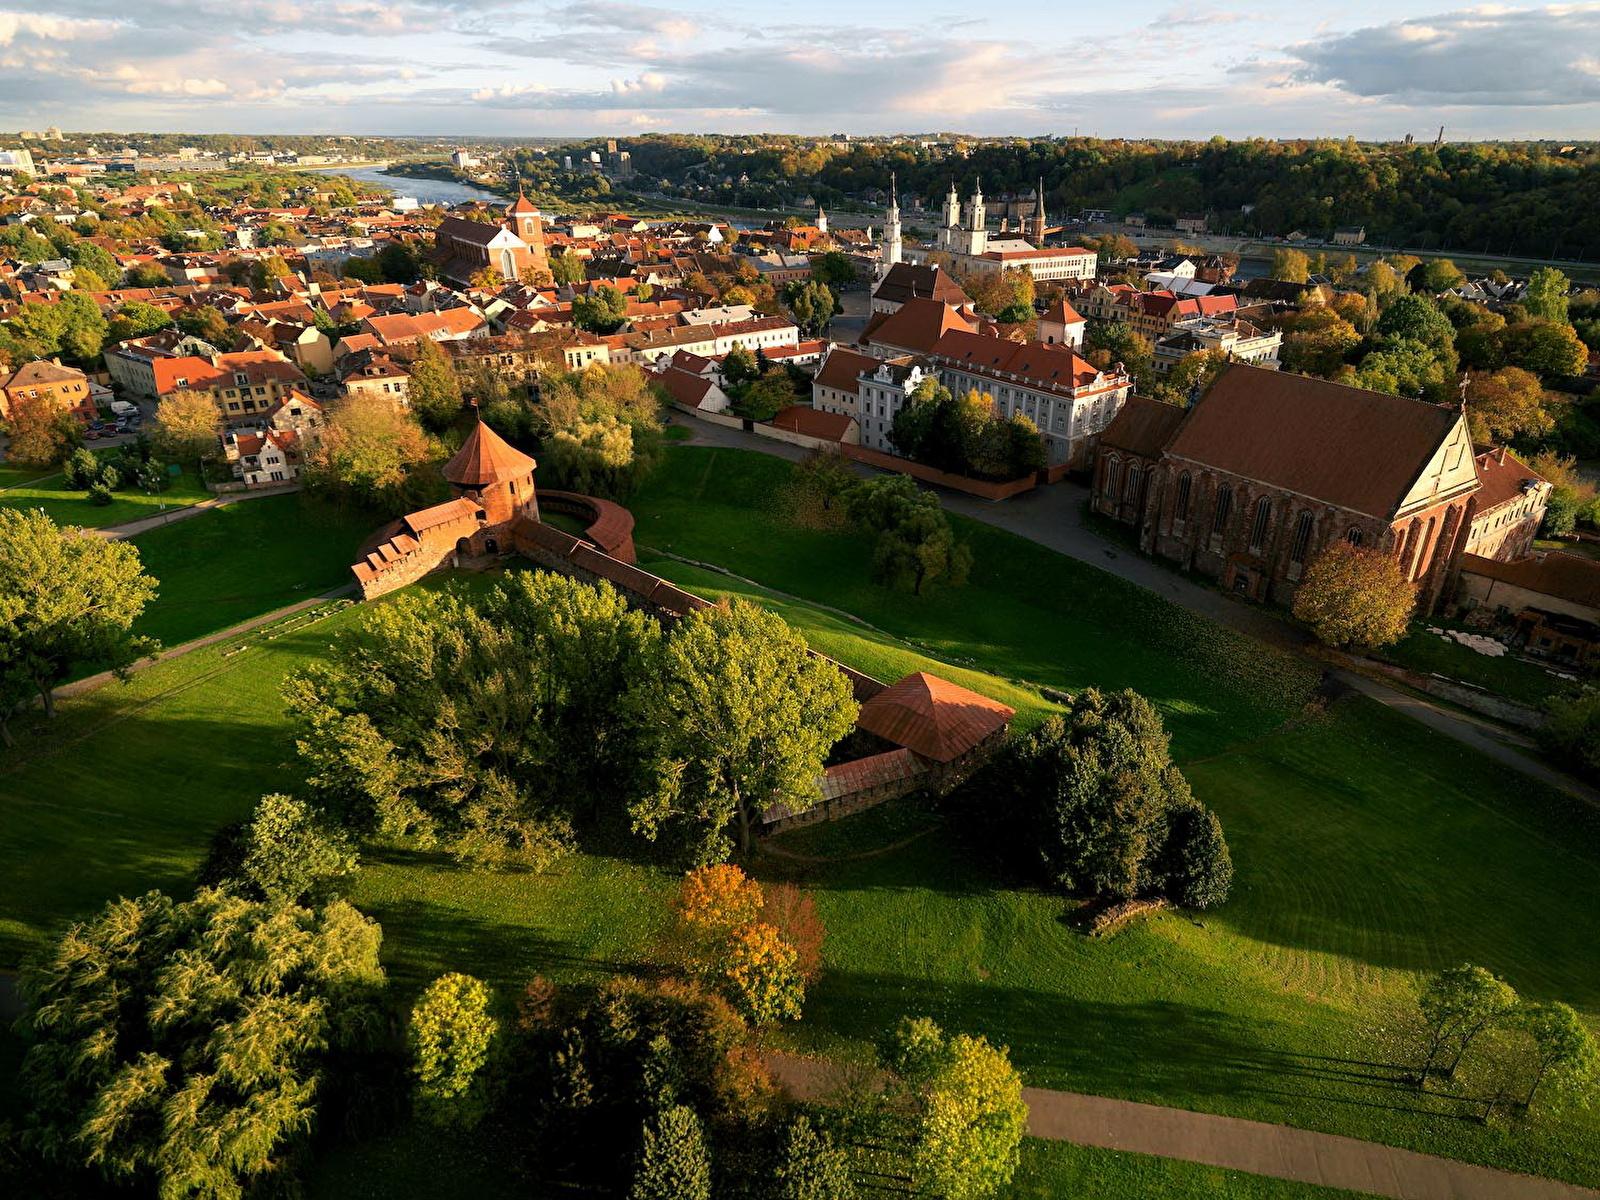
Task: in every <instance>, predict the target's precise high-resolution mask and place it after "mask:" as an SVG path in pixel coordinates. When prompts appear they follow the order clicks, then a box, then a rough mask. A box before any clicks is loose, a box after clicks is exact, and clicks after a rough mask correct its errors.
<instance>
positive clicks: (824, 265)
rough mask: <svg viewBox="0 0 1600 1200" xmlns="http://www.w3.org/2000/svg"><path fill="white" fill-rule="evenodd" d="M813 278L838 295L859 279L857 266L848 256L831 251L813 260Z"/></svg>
mask: <svg viewBox="0 0 1600 1200" xmlns="http://www.w3.org/2000/svg"><path fill="white" fill-rule="evenodd" d="M811 278H813V279H815V280H816V281H817V282H818V283H820V284H822V285H824V286H825V287H826V288H827V289H828V290H829V291H830V292H832V293H834V294H835V295H837V294H838V293H839V291H840V290H841V289H842V288H846V287H848V286H849V285H850V284H852V283H854V282H855V281H856V279H857V274H856V265H855V263H853V262H851V261H850V256H849V255H848V254H843V253H841V252H839V251H838V250H829V251H827V252H826V253H824V254H819V255H817V256H816V257H815V258H813V259H812V260H811Z"/></svg>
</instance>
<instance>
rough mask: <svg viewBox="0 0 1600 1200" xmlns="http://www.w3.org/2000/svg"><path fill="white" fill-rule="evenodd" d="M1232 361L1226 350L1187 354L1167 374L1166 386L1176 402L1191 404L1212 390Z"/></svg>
mask: <svg viewBox="0 0 1600 1200" xmlns="http://www.w3.org/2000/svg"><path fill="white" fill-rule="evenodd" d="M1230 361H1231V360H1230V357H1229V355H1228V352H1227V351H1226V350H1199V351H1196V352H1195V353H1193V354H1186V355H1184V356H1183V358H1181V359H1179V360H1178V362H1177V363H1176V364H1175V365H1174V366H1173V368H1172V369H1171V370H1170V371H1168V372H1167V379H1166V386H1167V388H1168V390H1169V392H1170V394H1171V395H1172V397H1173V399H1174V400H1175V401H1177V402H1180V403H1189V402H1190V401H1191V400H1195V399H1198V398H1199V397H1201V396H1204V395H1205V394H1206V393H1207V392H1208V391H1210V390H1211V385H1212V384H1213V383H1215V382H1216V381H1217V376H1219V375H1221V374H1222V372H1223V371H1224V370H1225V369H1226V368H1227V365H1228V363H1229V362H1230Z"/></svg>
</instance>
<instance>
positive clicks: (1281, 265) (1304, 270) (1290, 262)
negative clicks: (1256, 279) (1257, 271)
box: [1272, 250, 1311, 283]
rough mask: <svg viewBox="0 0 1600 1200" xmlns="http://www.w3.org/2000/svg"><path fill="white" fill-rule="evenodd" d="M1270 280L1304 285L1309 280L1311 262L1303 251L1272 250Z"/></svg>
mask: <svg viewBox="0 0 1600 1200" xmlns="http://www.w3.org/2000/svg"><path fill="white" fill-rule="evenodd" d="M1272 278H1274V279H1281V280H1283V281H1284V282H1285V283H1305V282H1306V281H1307V280H1308V279H1310V278H1311V260H1310V259H1309V258H1307V257H1306V253H1305V251H1304V250H1274V251H1273V252H1272Z"/></svg>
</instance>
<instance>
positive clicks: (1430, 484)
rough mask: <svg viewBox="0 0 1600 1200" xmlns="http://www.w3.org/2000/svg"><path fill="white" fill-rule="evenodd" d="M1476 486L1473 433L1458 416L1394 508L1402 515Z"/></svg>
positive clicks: (1463, 419) (1464, 420) (1463, 418)
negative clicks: (1396, 507)
mask: <svg viewBox="0 0 1600 1200" xmlns="http://www.w3.org/2000/svg"><path fill="white" fill-rule="evenodd" d="M1477 485H1478V472H1477V468H1476V467H1475V466H1474V465H1473V457H1472V435H1471V434H1470V433H1469V432H1468V431H1467V419H1466V417H1465V416H1461V417H1458V418H1457V420H1456V423H1455V424H1454V425H1453V426H1451V428H1450V432H1449V433H1448V434H1447V435H1446V436H1445V439H1444V440H1443V441H1442V442H1440V443H1439V448H1438V449H1437V450H1436V451H1435V452H1434V454H1433V457H1432V458H1430V459H1429V460H1428V465H1427V466H1426V467H1424V468H1423V470H1422V473H1421V474H1420V475H1418V476H1417V479H1416V482H1415V483H1413V484H1412V485H1411V489H1410V490H1409V491H1408V492H1406V494H1405V497H1404V499H1402V500H1401V501H1400V507H1399V508H1398V509H1397V510H1396V514H1395V515H1396V516H1404V515H1406V514H1408V513H1409V512H1411V511H1412V510H1413V509H1419V508H1428V507H1431V506H1432V505H1435V504H1438V503H1440V502H1442V501H1444V500H1448V499H1451V498H1453V497H1455V496H1459V495H1461V494H1463V493H1465V492H1470V491H1471V490H1472V489H1473V488H1475V487H1477Z"/></svg>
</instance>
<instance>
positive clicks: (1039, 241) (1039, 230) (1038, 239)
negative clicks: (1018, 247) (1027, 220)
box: [1028, 175, 1044, 249]
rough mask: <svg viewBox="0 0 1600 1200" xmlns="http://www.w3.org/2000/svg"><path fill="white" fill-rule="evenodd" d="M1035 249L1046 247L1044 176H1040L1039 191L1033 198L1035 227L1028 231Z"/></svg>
mask: <svg viewBox="0 0 1600 1200" xmlns="http://www.w3.org/2000/svg"><path fill="white" fill-rule="evenodd" d="M1028 232H1029V233H1030V234H1031V235H1032V237H1033V244H1034V247H1035V249H1042V248H1043V246H1044V176H1043V175H1041V176H1039V190H1038V191H1037V192H1035V193H1034V196H1033V226H1032V228H1030V229H1029V230H1028Z"/></svg>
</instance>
